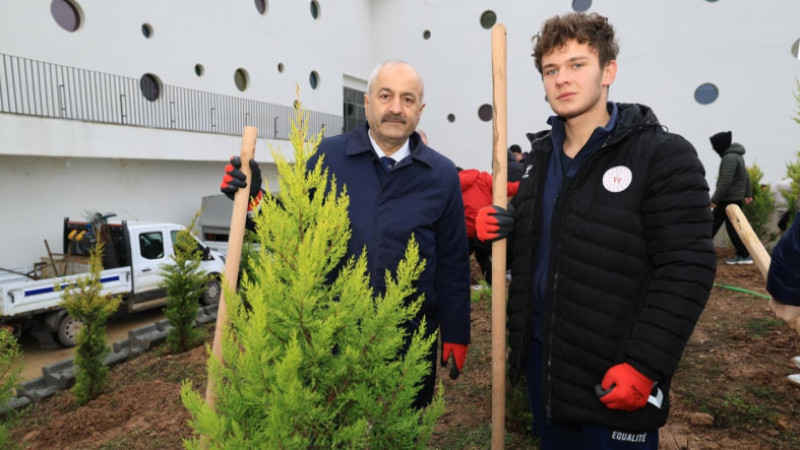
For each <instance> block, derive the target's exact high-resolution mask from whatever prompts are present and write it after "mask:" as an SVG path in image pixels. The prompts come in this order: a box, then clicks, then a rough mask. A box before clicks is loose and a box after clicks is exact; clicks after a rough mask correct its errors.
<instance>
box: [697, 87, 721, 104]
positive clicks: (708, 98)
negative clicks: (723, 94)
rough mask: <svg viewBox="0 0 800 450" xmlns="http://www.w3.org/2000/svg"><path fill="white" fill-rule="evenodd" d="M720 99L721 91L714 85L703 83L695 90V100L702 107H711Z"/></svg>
mask: <svg viewBox="0 0 800 450" xmlns="http://www.w3.org/2000/svg"><path fill="white" fill-rule="evenodd" d="M717 97H719V89H717V86H715V85H714V84H712V83H703V84H701V85H700V86H698V87H697V89H695V90H694V99H695V101H696V102H697V103H700V104H701V105H710V104H711V103H714V102H715V101H716V100H717Z"/></svg>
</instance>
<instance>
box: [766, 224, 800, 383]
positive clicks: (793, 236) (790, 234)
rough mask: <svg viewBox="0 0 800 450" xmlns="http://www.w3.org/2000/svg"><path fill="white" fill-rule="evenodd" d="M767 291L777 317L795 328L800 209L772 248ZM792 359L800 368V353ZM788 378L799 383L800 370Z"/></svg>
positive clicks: (799, 306)
mask: <svg viewBox="0 0 800 450" xmlns="http://www.w3.org/2000/svg"><path fill="white" fill-rule="evenodd" d="M767 292H769V293H770V295H771V296H772V299H771V300H770V301H769V307H770V309H771V310H772V312H773V313H774V314H775V317H777V318H779V319H782V320H783V321H785V322H786V323H787V324H788V325H789V326H790V327H792V328H795V327H796V326H797V320H798V318H800V213H798V214H797V215H796V216H795V217H794V221H793V222H792V225H791V226H790V227H789V229H788V230H787V231H786V233H784V235H783V236H782V237H781V239H780V240H779V241H778V243H777V244H775V248H773V249H772V258H771V261H770V265H769V271H768V272H767ZM797 331H798V332H800V329H798V330H797ZM792 362H794V363H795V365H797V367H798V368H800V356H795V357H794V358H792ZM788 378H789V382H790V383H792V384H794V385H795V386H798V387H800V373H796V374H792V375H789V377H788Z"/></svg>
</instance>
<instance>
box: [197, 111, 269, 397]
mask: <svg viewBox="0 0 800 450" xmlns="http://www.w3.org/2000/svg"><path fill="white" fill-rule="evenodd" d="M257 137H258V129H256V128H255V127H249V126H246V127H244V131H243V132H242V154H241V159H242V167H241V169H240V170H241V171H242V173H244V175H245V177H246V180H247V187H246V188H244V189H239V190H238V191H236V195H234V197H233V211H232V212H231V227H230V232H229V234H228V252H227V255H226V256H225V280H226V281H227V283H228V289H229V290H230V292H235V291H236V282H237V280H238V278H239V263H240V261H241V259H242V244H243V243H244V226H245V222H246V221H247V206H248V204H249V201H250V183H251V182H252V174H251V173H250V172H251V171H250V160H251V159H253V156H254V155H255V150H256V138H257ZM227 328H228V309H227V307H226V306H225V289H223V290H222V294H221V295H220V296H219V307H218V309H217V325H216V328H214V342H213V344H212V346H211V351H212V357H213V358H217V360H219V361H220V363H224V361H223V360H222V336H223V334H224V333H225V332H226V331H227ZM206 403H208V406H210V407H211V409H214V405H215V404H216V399H215V397H214V380H213V378H212V377H211V375H210V374H209V377H208V383H207V384H206Z"/></svg>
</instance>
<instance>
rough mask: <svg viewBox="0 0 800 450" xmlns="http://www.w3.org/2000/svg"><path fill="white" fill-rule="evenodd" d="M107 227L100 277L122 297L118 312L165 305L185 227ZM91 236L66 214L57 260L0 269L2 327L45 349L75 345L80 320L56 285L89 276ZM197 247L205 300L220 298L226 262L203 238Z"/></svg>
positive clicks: (131, 224)
mask: <svg viewBox="0 0 800 450" xmlns="http://www.w3.org/2000/svg"><path fill="white" fill-rule="evenodd" d="M103 226H104V227H105V228H106V234H105V235H104V236H106V244H105V248H106V250H105V252H104V257H103V272H102V274H101V277H100V278H101V282H102V284H103V289H102V293H103V294H113V295H119V296H121V297H122V304H121V306H120V310H121V311H123V310H124V311H127V312H129V313H130V312H135V311H141V310H145V309H149V308H155V307H159V306H162V305H164V304H166V301H167V299H166V291H165V289H164V288H163V287H161V282H162V279H163V278H162V267H163V266H164V265H166V264H171V263H173V259H172V256H173V254H174V253H173V242H175V236H176V235H177V233H178V231H180V230H181V229H182V228H183V227H182V226H181V225H178V224H171V223H160V222H131V221H123V222H120V223H107V224H105V225H103ZM87 233H88V234H87ZM87 236H88V237H87ZM91 236H92V227H91V224H90V223H88V222H76V221H70V220H69V218H65V219H64V243H63V244H64V253H62V254H60V255H58V256H59V259H57V260H56V259H55V258H53V256H52V255H50V257H49V258H42V261H41V262H38V263H35V264H32V265H28V266H21V267H15V268H12V269H0V326H2V327H5V328H10V329H11V330H12V331H13V332H14V333H15V334H16V335H18V336H19V335H21V334H22V333H29V334H31V335H33V336H35V337H36V338H37V339H38V340H39V343H40V344H41V345H42V346H43V347H52V346H54V345H55V342H54V340H55V341H57V342H58V343H59V344H61V345H63V346H67V347H70V346H73V345H75V337H76V335H77V331H78V330H79V329H80V326H81V324H80V322H78V321H77V320H75V319H73V318H72V317H70V316H69V314H67V312H66V310H64V309H63V308H62V307H61V293H60V292H58V290H57V289H56V285H59V286H61V287H65V286H68V285H70V284H71V283H73V282H74V281H75V280H76V279H78V278H81V277H87V276H88V275H89V265H88V255H89V249H90V248H91V245H93V242H94V239H92V238H91ZM197 245H198V248H200V249H201V251H202V264H201V270H202V271H203V272H205V273H208V274H210V275H211V277H210V278H209V282H208V285H207V288H206V291H205V293H204V295H203V297H202V299H201V302H202V303H203V304H205V305H211V304H215V303H217V302H218V301H219V297H220V292H221V287H220V281H219V280H220V274H221V273H224V271H225V262H224V260H223V258H222V256H221V255H219V254H218V253H217V252H215V251H212V250H211V249H210V248H208V247H207V246H205V245H204V244H203V243H202V242H200V241H199V240H198V242H197ZM48 251H49V249H48Z"/></svg>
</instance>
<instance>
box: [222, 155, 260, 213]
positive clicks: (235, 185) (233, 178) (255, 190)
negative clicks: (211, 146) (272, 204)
mask: <svg viewBox="0 0 800 450" xmlns="http://www.w3.org/2000/svg"><path fill="white" fill-rule="evenodd" d="M241 167H242V159H241V158H239V157H238V156H233V157H231V162H230V163H229V164H228V165H227V166H225V176H224V177H222V183H220V185H219V190H220V191H222V193H224V194H225V195H227V196H228V198H229V199H231V200H233V196H234V195H236V192H237V191H238V190H239V189H241V188H244V187H247V181H246V179H245V176H244V172H242V171H241V170H239V169H241ZM250 173H251V178H252V180H253V181H252V183H250V200H249V201H248V203H247V204H248V207H247V210H248V211H253V210H257V209H258V207H259V206H260V205H261V198H262V196H263V191H262V190H261V183H262V180H261V169H260V168H259V167H258V163H257V162H256V161H255V160H254V159H251V160H250Z"/></svg>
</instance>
